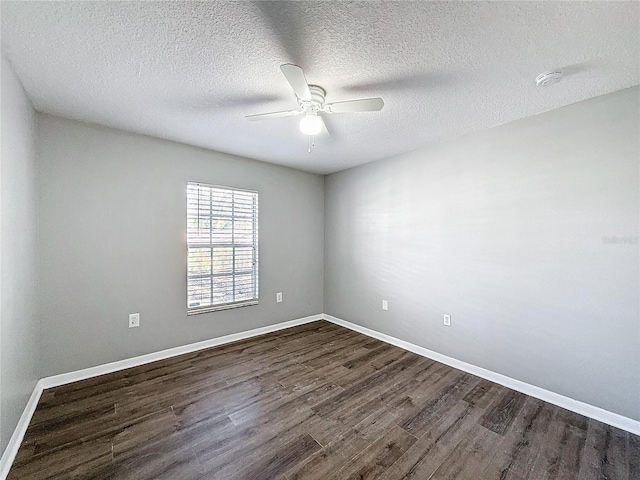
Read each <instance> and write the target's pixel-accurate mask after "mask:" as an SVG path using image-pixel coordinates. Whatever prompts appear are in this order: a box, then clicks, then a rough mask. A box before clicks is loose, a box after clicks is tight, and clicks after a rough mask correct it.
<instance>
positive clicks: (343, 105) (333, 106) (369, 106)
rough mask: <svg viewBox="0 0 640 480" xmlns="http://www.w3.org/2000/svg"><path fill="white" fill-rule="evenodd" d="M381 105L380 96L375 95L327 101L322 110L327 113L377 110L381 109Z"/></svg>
mask: <svg viewBox="0 0 640 480" xmlns="http://www.w3.org/2000/svg"><path fill="white" fill-rule="evenodd" d="M382 107H384V102H383V101H382V99H381V98H379V97H376V98H363V99H362V100H348V101H346V102H336V103H328V104H327V105H325V106H324V110H325V112H328V113H350V112H377V111H380V110H382Z"/></svg>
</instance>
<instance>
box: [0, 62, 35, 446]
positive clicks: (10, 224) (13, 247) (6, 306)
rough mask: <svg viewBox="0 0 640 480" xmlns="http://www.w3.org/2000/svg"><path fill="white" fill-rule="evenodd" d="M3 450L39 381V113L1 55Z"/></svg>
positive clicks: (0, 357) (0, 442)
mask: <svg viewBox="0 0 640 480" xmlns="http://www.w3.org/2000/svg"><path fill="white" fill-rule="evenodd" d="M0 71H1V75H2V79H1V80H2V92H1V96H0V103H1V109H2V115H1V120H2V150H1V152H0V272H1V273H0V419H1V420H0V452H4V450H5V448H6V446H7V443H8V442H9V439H10V438H11V435H12V434H13V430H14V428H15V426H16V425H17V423H18V420H19V419H20V415H22V411H23V410H24V407H25V405H26V403H27V400H28V399H29V396H30V395H31V392H32V391H33V387H34V386H35V384H36V382H37V380H38V378H39V373H40V372H39V358H40V356H39V355H38V351H39V348H40V345H39V328H38V327H39V323H38V318H37V302H36V294H37V292H36V288H37V270H36V269H37V256H36V245H37V210H36V203H37V202H36V198H37V196H36V163H35V128H36V124H35V111H34V110H33V107H32V106H31V103H30V102H29V100H28V99H27V97H26V95H25V93H24V90H23V89H22V86H21V84H20V82H19V81H18V79H17V77H16V76H15V74H14V73H13V70H12V68H11V66H10V65H9V63H8V62H7V61H6V60H5V58H4V56H2V67H1V69H0Z"/></svg>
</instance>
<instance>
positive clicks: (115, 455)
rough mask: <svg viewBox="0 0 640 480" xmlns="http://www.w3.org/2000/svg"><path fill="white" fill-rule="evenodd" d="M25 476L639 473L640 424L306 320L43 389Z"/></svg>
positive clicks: (25, 453)
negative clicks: (634, 427)
mask: <svg viewBox="0 0 640 480" xmlns="http://www.w3.org/2000/svg"><path fill="white" fill-rule="evenodd" d="M27 478H28V479H45V478H55V479H66V478H81V479H179V480H183V479H225V480H226V479H251V480H260V479H286V480H298V479H326V480H329V479H352V478H353V479H356V478H357V479H401V478H412V479H474V480H477V479H514V480H524V479H551V478H558V479H585V480H586V479H630V478H632V479H639V478H640V437H637V436H635V435H631V434H628V433H627V432H625V431H623V430H619V429H617V428H614V427H610V426H608V425H605V424H603V423H600V422H597V421H595V420H590V419H588V418H586V417H583V416H580V415H577V414H575V413H572V412H569V411H567V410H564V409H562V408H559V407H555V406H553V405H551V404H548V403H545V402H542V401H540V400H537V399H535V398H532V397H529V396H526V395H523V394H521V393H518V392H515V391H513V390H509V389H507V388H505V387H502V386H500V385H497V384H495V383H491V382H489V381H486V380H483V379H481V378H479V377H475V376H473V375H470V374H467V373H464V372H461V371H459V370H455V369H453V368H450V367H447V366H445V365H443V364H440V363H437V362H434V361H432V360H428V359H426V358H423V357H420V356H418V355H415V354H413V353H409V352H406V351H404V350H402V349H400V348H397V347H394V346H391V345H387V344H385V343H383V342H380V341H378V340H373V339H371V338H369V337H366V336H364V335H361V334H359V333H355V332H352V331H350V330H347V329H344V328H341V327H338V326H336V325H333V324H331V323H327V322H315V323H311V324H307V325H303V326H299V327H295V328H291V329H288V330H282V331H280V332H276V333H272V334H268V335H264V336H261V337H256V338H252V339H249V340H245V341H241V342H236V343H233V344H229V345H225V346H222V347H218V348H212V349H208V350H203V351H200V352H196V353H193V354H188V355H183V356H180V357H174V358H172V359H168V360H163V361H160V362H155V363H152V364H147V365H144V366H140V367H136V368H132V369H129V370H124V371H120V372H116V373H112V374H109V375H104V376H101V377H96V378H93V379H90V380H85V381H82V382H77V383H73V384H69V385H65V386H62V387H58V388H54V389H50V390H46V391H45V392H44V393H43V395H42V398H41V399H40V403H39V404H38V408H37V410H36V412H35V414H34V416H33V419H32V421H31V424H30V425H29V428H28V431H27V433H26V435H25V439H24V441H23V443H22V446H21V447H20V450H19V452H18V455H17V457H16V460H15V462H14V465H13V467H12V469H11V471H10V473H9V479H27Z"/></svg>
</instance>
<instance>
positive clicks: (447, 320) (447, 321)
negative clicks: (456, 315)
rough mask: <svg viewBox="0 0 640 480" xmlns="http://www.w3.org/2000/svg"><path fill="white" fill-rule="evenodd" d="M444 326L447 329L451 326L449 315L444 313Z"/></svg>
mask: <svg viewBox="0 0 640 480" xmlns="http://www.w3.org/2000/svg"><path fill="white" fill-rule="evenodd" d="M444 324H445V325H446V326H447V327H450V326H451V315H447V314H446V313H445V314H444Z"/></svg>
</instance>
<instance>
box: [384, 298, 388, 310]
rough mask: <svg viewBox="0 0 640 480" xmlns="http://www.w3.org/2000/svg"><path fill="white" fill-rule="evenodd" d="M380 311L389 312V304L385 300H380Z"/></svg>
mask: <svg viewBox="0 0 640 480" xmlns="http://www.w3.org/2000/svg"><path fill="white" fill-rule="evenodd" d="M382 309H383V310H389V302H388V301H386V300H382Z"/></svg>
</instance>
